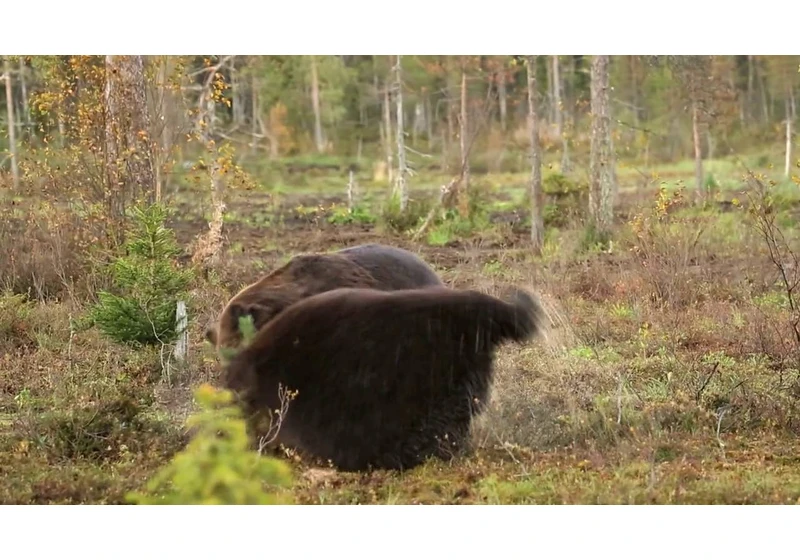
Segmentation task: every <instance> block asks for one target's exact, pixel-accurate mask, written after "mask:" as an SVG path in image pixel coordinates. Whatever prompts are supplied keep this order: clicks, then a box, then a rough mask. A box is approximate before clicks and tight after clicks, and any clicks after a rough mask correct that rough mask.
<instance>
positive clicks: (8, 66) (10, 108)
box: [3, 56, 19, 190]
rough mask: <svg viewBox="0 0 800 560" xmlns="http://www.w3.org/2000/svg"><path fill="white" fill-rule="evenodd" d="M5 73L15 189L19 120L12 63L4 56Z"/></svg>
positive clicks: (16, 183)
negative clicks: (15, 103)
mask: <svg viewBox="0 0 800 560" xmlns="http://www.w3.org/2000/svg"><path fill="white" fill-rule="evenodd" d="M3 73H4V74H5V75H6V115H7V120H8V123H7V127H8V152H9V154H11V178H12V180H13V182H14V183H13V184H14V190H19V165H18V162H17V131H16V126H17V122H16V120H15V119H14V90H13V88H12V87H11V64H10V63H9V61H8V57H7V56H5V57H3Z"/></svg>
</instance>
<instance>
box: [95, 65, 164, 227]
mask: <svg viewBox="0 0 800 560" xmlns="http://www.w3.org/2000/svg"><path fill="white" fill-rule="evenodd" d="M149 130H150V115H149V112H148V107H147V103H146V88H145V78H144V62H143V60H142V57H141V56H111V55H108V56H106V88H105V148H106V151H105V167H106V178H107V184H106V187H107V188H106V194H107V203H108V206H109V210H110V212H111V216H113V217H115V218H117V219H124V217H125V212H126V204H127V203H128V202H132V203H134V204H135V203H137V202H139V201H140V199H144V200H146V201H147V202H148V203H152V202H153V200H154V195H155V190H156V189H155V173H154V165H153V151H152V145H151V143H150V138H149V137H148V135H149Z"/></svg>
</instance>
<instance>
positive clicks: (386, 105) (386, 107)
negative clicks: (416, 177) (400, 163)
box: [383, 79, 394, 185]
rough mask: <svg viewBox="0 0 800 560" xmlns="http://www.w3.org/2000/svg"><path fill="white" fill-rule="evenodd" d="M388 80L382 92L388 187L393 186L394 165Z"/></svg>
mask: <svg viewBox="0 0 800 560" xmlns="http://www.w3.org/2000/svg"><path fill="white" fill-rule="evenodd" d="M389 88H390V85H389V80H388V79H387V80H386V85H385V87H384V90H383V131H384V134H385V138H386V141H385V142H384V149H385V150H386V175H387V179H388V181H389V184H390V185H394V164H393V161H392V105H391V100H390V98H389Z"/></svg>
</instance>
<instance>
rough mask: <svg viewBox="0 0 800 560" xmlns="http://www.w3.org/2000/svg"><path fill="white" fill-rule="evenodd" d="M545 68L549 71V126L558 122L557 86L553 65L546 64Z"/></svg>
mask: <svg viewBox="0 0 800 560" xmlns="http://www.w3.org/2000/svg"><path fill="white" fill-rule="evenodd" d="M545 60H547V59H545ZM544 66H545V68H546V69H547V109H548V112H549V113H550V114H549V116H548V119H547V121H548V124H552V123H554V122H556V87H555V86H556V84H555V80H554V79H553V65H552V64H545V65H544ZM534 70H535V69H534ZM528 71H529V72H530V71H531V70H530V69H529V70H528Z"/></svg>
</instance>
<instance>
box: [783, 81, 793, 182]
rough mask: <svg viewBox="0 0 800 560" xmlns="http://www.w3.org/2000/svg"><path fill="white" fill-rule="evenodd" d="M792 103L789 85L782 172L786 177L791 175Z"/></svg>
mask: <svg viewBox="0 0 800 560" xmlns="http://www.w3.org/2000/svg"><path fill="white" fill-rule="evenodd" d="M792 105H794V93H793V92H792V87H791V86H789V95H788V96H787V97H786V162H785V165H784V169H783V174H784V176H786V178H787V179H788V178H789V177H791V176H792V117H793V116H794V115H793V114H792V113H793V111H792Z"/></svg>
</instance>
